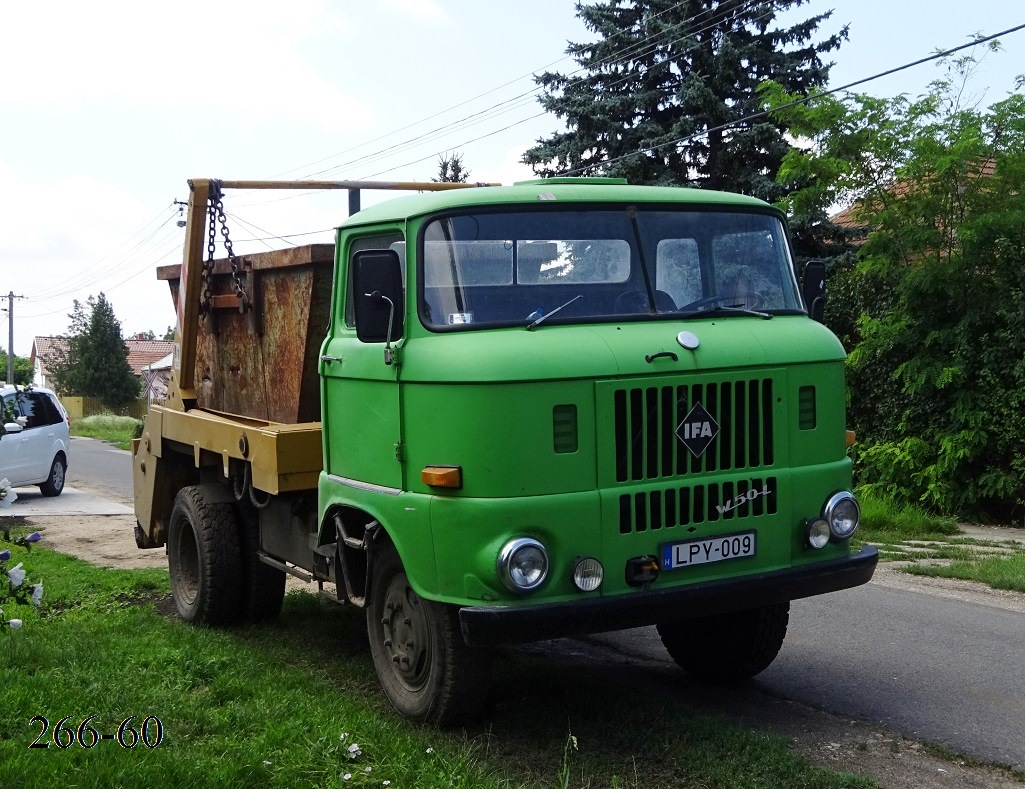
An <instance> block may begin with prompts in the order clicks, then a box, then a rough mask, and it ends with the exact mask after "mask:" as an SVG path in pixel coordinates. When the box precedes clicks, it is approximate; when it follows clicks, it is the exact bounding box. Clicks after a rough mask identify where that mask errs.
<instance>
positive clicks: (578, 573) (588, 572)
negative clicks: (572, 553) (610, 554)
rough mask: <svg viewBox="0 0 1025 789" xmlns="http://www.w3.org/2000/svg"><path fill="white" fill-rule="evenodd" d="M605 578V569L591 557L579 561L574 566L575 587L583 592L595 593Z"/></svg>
mask: <svg viewBox="0 0 1025 789" xmlns="http://www.w3.org/2000/svg"><path fill="white" fill-rule="evenodd" d="M604 578H605V568H604V567H602V566H601V562H599V561H598V560H597V559H594V558H592V557H590V556H585V557H584V558H583V559H577V563H576V564H574V565H573V585H574V586H576V588H577V589H579V590H580V591H581V592H593V591H594V590H595V589H597V588H598V587H599V586H601V582H602V581H603V580H604Z"/></svg>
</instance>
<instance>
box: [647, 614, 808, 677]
mask: <svg viewBox="0 0 1025 789" xmlns="http://www.w3.org/2000/svg"><path fill="white" fill-rule="evenodd" d="M789 621H790V603H778V604H776V605H767V606H763V607H761V608H752V609H749V610H747V611H735V612H732V613H729V614H718V615H716V616H707V617H702V618H700V619H687V620H685V621H682V622H662V623H660V624H659V625H658V626H657V629H658V634H659V636H660V637H661V638H662V643H663V644H664V645H665V648H666V649H667V650H668V652H669V655H670V656H671V657H672V658H673V660H675V661H676V664H677V665H678V666H679V667H680V668H682V669H683V670H684V671H686V672H687V673H688V674H690V675H691V676H692V677H694V678H695V679H698V680H701V681H703V682H713V683H716V684H734V683H737V682H742V681H743V680H745V679H748V678H750V677H753V676H754V675H755V674H758V673H759V672H761V671H764V670H765V669H766V668H768V667H769V664H770V663H772V661H773V660H775V659H776V655H778V654H779V650H780V647H782V646H783V639H784V638H785V637H786V634H787V624H788V622H789Z"/></svg>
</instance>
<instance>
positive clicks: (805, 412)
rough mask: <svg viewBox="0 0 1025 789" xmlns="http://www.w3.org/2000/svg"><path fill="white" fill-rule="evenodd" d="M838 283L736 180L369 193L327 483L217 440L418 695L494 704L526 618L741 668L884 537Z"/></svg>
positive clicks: (333, 407)
mask: <svg viewBox="0 0 1025 789" xmlns="http://www.w3.org/2000/svg"><path fill="white" fill-rule="evenodd" d="M815 277H820V272H818V271H816V272H815V273H814V274H813V275H810V276H809V278H807V279H811V278H815ZM802 286H803V287H802ZM821 295H822V294H821V286H820V285H818V284H817V283H816V282H810V281H806V282H804V283H802V282H799V280H798V278H797V276H796V272H795V266H794V262H793V259H792V255H791V251H790V246H789V242H788V236H787V229H786V223H785V220H784V217H783V216H782V215H781V214H780V212H778V211H777V210H776V209H774V208H772V207H771V206H769V205H768V204H766V203H764V202H761V201H759V200H756V199H753V198H748V197H743V196H740V195H733V194H725V193H717V192H709V191H699V190H690V189H678V188H660V187H641V186H631V185H628V184H627V183H625V182H624V181H619V180H616V179H568V178H567V179H545V180H539V181H530V182H524V183H520V184H516V185H514V186H511V187H500V188H486V189H461V190H451V191H444V192H429V193H426V194H419V195H413V196H408V197H403V198H399V199H395V200H390V201H387V202H384V203H381V204H378V205H375V206H371V207H369V208H365V209H364V210H361V211H359V212H357V213H355V214H353V215H352V216H351V217H350V218H349V219H348V220H347V221H345V222H344V223H343V224H342V225H341V227H340V228H339V229H338V232H337V237H336V243H335V263H334V276H333V285H332V288H331V291H330V304H329V308H328V317H327V323H328V326H327V331H326V336H324V337H323V340H322V343H320V346H319V354H318V358H317V359H316V360H315V366H316V373H317V383H318V385H319V393H320V414H319V416H320V421H319V424H318V425H317V429H318V430H319V438H320V442H321V450H322V451H321V458H320V460H321V461H322V464H321V465H322V467H321V470H320V472H319V475H317V481H316V490H315V491H310V490H296V491H287V490H272V489H270V488H272V487H273V486H272V485H267V484H265V483H260V484H259V485H258V484H256V481H257V479H258V478H260V479H264V478H265V477H260V472H259V470H258V468H257V465H258V463H257V459H256V457H255V456H252V457H249V458H248V459H247V458H245V457H242V458H237V457H232V458H228V457H227V455H226V456H225V462H224V477H226V478H231V479H234V480H235V483H234V488H235V494H236V495H235V498H236V501H241V506H242V507H243V508H245V507H246V506H247V505H248V504H252V505H254V509H253V512H249V513H240V514H238V516H237V518H236V520H237V521H238V522H243V521H245V522H251V523H252V524H254V525H253V530H254V536H253V537H251V538H247V539H248V540H249V542H248V544H250V545H252V546H253V547H252V552H254V555H255V556H256V558H257V560H258V562H262V563H263V564H264V565H268V566H272V567H275V566H276V567H279V568H281V569H285V570H291V568H293V567H299V568H305V571H306V572H307V573H309V577H311V578H314V579H317V580H321V581H330V582H333V583H335V584H336V588H337V590H338V591H337V598H338V599H339V600H340V601H342V602H346V603H350V604H355V605H357V606H361V607H364V608H366V609H367V623H368V632H369V636H370V644H371V652H372V654H373V658H374V662H375V665H376V667H377V670H378V675H379V677H380V679H381V682H382V686H383V687H384V689H385V692H386V694H387V695H388V698H389V700H390V701H391V702H392V704H393V705H394V706H395V707H396V708H397V709H398V710H399V711H400V712H402V713H403V714H405V715H407V716H409V717H412V718H415V719H418V720H424V721H430V722H435V723H446V722H450V721H453V720H457V719H460V718H462V717H465V716H466V715H470V714H473V713H474V712H475V711H477V710H479V707H480V703H481V699H482V697H483V694H482V693H481V692H480V684H481V683H482V682H483V681H484V680H485V678H486V676H487V665H488V660H489V654H490V653H489V650H488V648H489V647H491V646H493V645H495V644H499V643H506V642H515V641H526V640H536V639H544V638H551V637H557V636H565V635H572V634H580V633H589V632H597V631H604V630H613V629H619V628H628V627H638V626H643V625H656V626H657V627H658V630H659V633H660V635H661V637H662V640H663V642H664V643H665V645H666V647H667V649H668V650H669V652H670V654H671V655H672V656H673V657H674V659H675V660H676V661H677V663H679V664H680V665H681V667H683V668H684V669H685V670H686V671H688V672H689V673H690V674H692V675H694V676H696V677H699V678H702V679H708V680H713V681H736V680H739V679H743V678H746V677H748V676H751V675H753V674H755V673H757V672H758V671H761V670H762V669H764V668H765V667H766V666H768V665H769V663H770V662H771V661H772V659H773V658H774V657H775V656H776V653H777V652H778V650H779V648H780V646H781V644H782V641H783V638H784V636H785V633H786V629H787V623H788V610H789V603H790V601H791V600H793V599H797V598H800V597H806V596H810V595H815V594H821V593H825V592H832V591H837V590H840V589H844V588H848V587H851V586H856V585H858V584H861V583H865V582H867V581H868V580H869V579H870V578H871V576H872V573H873V570H874V568H875V564H876V561H877V554H876V551H875V549H874V548H872V547H870V546H865V547H862V548H860V549H859V550H856V551H855V550H852V549H851V546H850V538H851V536H852V535H853V534H854V532H855V530H856V529H857V527H858V522H859V518H860V511H859V508H858V504H857V499H856V498H855V496H854V494H853V492H852V487H851V462H850V460H849V458H848V457H847V453H846V447H847V442H848V433H847V431H846V430H845V423H844V419H845V414H844V402H845V400H844V377H843V360H844V352H843V348H842V346H841V345H840V342H839V341H838V340H837V338H836V337H835V336H834V335H833V334H832V333H831V332H830V331H829V330H828V329H826V328H825V327H824V326H823V325H822V324H821V323H820V322H818V321H816V320H814V319H813V318H812V317H811V316H810V315H809V306H811V305H810V303H809V302H811V301H814V300H815V299H818V298H820V297H821ZM185 410H188V409H185ZM168 419H169V423H170V422H173V421H174V420H173V419H171V417H168ZM251 429H252V426H251ZM268 429H271V428H268ZM200 454H201V453H198V452H197V453H196V454H195V457H196V462H197V464H199V456H200ZM234 454H236V455H237V454H238V453H234ZM279 455H280V453H279ZM238 461H241V463H242V465H243V469H242V472H241V473H242V474H243V477H242V483H241V485H240V484H238V482H237V480H238V474H239V473H240V472H239V462H238ZM246 463H251V464H252V471H251V472H246V470H245V468H244V466H245V464H246ZM245 473H249V474H250V476H249V477H248V478H247V477H245V476H244V475H245ZM214 476H216V475H214ZM210 479H211V478H210V477H207V478H206V482H205V483H204V482H203V479H202V478H200V482H201V483H203V484H206V485H207V486H208V487H209V485H210V484H211V482H210ZM247 479H248V483H247V481H246V480H247ZM280 479H281V477H279V480H280ZM247 485H248V486H249V488H250V490H249V499H248V501H247V500H246V497H244V496H240V495H239V489H240V488H241V489H242V490H243V491H244V490H245V489H246V487H247ZM261 485H263V487H262V488H261V487H260V486H261ZM222 486H226V487H231V486H230V485H228V483H227V482H223V481H222ZM205 495H208V496H213V497H215V498H216V493H211V492H210V491H209V489H208V490H207V493H206V494H205ZM225 498H227V497H225ZM255 505H262V506H255ZM227 506H236V509H237V507H238V505H231V504H230V500H229V501H228V505H227ZM165 509H166V508H165ZM194 517H195V516H194ZM171 520H172V521H173V517H172V518H171ZM153 522H154V521H153V519H152V518H151V519H150V523H153ZM142 523H143V520H142V519H140V525H141V524H142ZM143 531H144V533H143V535H142V537H143V542H145V540H146V539H149V540H150V541H151V542H153V541H154V535H155V534H157V535H158V536H162V535H161V534H160V529H159V528H154V527H153V526H150V527H149V528H148V529H146V528H144V529H143ZM173 531H174V530H173V529H172V530H171V533H173ZM186 536H187V535H186ZM156 542H159V539H157V540H156ZM188 548H189V551H192V548H191V543H189V544H188ZM198 550H199V549H197V551H198ZM175 551H176V549H175V546H173V545H169V552H170V553H171V555H172V556H173V555H175ZM186 554H187V555H186ZM186 554H182V553H180V551H179V555H180V556H182V557H183V558H182V561H187V559H188V557H189V556H191V553H189V552H188V551H187V552H186ZM173 564H174V563H173V562H172V582H173V581H174V572H173V569H174V567H173ZM275 583H276V582H275Z"/></svg>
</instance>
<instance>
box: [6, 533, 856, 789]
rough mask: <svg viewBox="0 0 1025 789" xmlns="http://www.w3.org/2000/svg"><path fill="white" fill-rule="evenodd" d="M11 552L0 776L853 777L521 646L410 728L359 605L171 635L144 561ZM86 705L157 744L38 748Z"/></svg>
mask: <svg viewBox="0 0 1025 789" xmlns="http://www.w3.org/2000/svg"><path fill="white" fill-rule="evenodd" d="M14 552H15V557H14V563H17V562H18V561H24V562H25V564H26V567H27V568H28V569H29V571H30V580H31V581H35V580H38V579H39V578H40V577H41V578H42V579H43V581H44V584H45V587H46V598H45V602H44V607H43V609H42V610H40V611H38V612H37V611H35V610H33V609H31V608H29V609H27V610H24V609H23V607H18V610H10V611H8V612H7V613H8V616H19V617H21V618H23V619H24V620H25V625H24V627H23V628H21V629H20V630H17V631H6V632H3V633H0V696H2V698H3V704H2V707H3V715H2V716H0V786H12V787H13V786H19V787H51V786H86V785H88V786H95V787H107V786H110V787H113V786H179V787H206V786H232V787H234V786H247V787H279V786H280V787H288V788H289V789H301V788H302V787H338V786H376V787H382V786H383V782H384V781H390V782H391V784H390V785H391V786H392V787H413V786H416V787H421V786H425V787H432V786H446V787H448V786H466V787H521V786H524V787H552V786H563V785H569V786H589V787H600V786H616V787H675V786H705V787H735V786H736V787H766V788H768V787H777V786H788V787H865V786H871V785H872V784H871V782H870V781H868V780H866V779H863V778H859V777H855V776H851V775H847V774H843V773H836V772H833V771H830V770H827V769H825V768H820V767H815V766H810V765H808V764H806V763H805V762H804V761H802V760H801V759H800V758H799V757H798V756H797V755H795V754H794V753H793V752H792V751H791V750H790V749H789V747H788V745H787V742H786V741H785V740H784V739H783V738H780V737H776V736H770V735H766V734H764V733H757V732H751V731H748V730H745V729H743V728H740V727H738V726H736V725H733V724H731V723H729V722H727V721H726V720H725V719H724V718H720V717H716V716H712V715H708V714H703V713H698V712H696V711H695V710H694V709H692V708H690V707H689V706H687V704H686V702H685V701H684V700H683V696H684V694H685V692H686V683H685V682H683V681H681V683H680V685H679V686H677V685H675V684H674V683H672V682H670V681H668V680H664V679H662V680H660V679H657V678H653V677H652V676H650V675H649V676H647V678H646V677H645V676H644V675H638V672H636V671H635V670H631V669H629V668H622V669H617V668H615V667H609V666H596V667H594V668H585V669H581V668H580V667H579V666H567V665H564V664H560V663H559V662H558V661H556V660H554V659H551V658H547V657H544V656H540V657H534V656H527V655H523V654H521V653H513V652H510V653H506V654H504V656H503V659H502V660H500V661H499V664H498V669H497V671H496V677H495V682H494V690H493V693H492V704H491V706H490V709H489V712H488V713H487V716H486V718H485V720H483V721H482V722H480V723H478V724H476V725H474V726H473V727H470V728H467V729H463V730H454V731H447V732H441V731H436V730H433V729H428V728H423V727H419V726H416V725H413V724H411V723H409V722H407V721H405V720H402V719H401V718H399V717H398V716H397V715H396V714H395V713H394V712H392V710H391V709H390V707H388V705H387V703H386V702H385V700H384V698H383V696H382V694H381V692H380V690H379V688H378V685H377V679H376V676H375V674H374V671H373V665H372V662H371V660H370V656H369V651H368V647H367V644H366V631H365V626H364V618H363V614H362V612H361V611H359V610H355V609H349V608H341V607H339V606H336V605H333V604H330V603H326V602H322V601H321V600H320V599H318V598H316V597H314V596H312V595H308V594H305V593H290V594H289V595H288V597H287V598H286V601H285V609H284V611H283V613H282V616H281V617H280V619H279V620H277V621H276V622H274V623H271V624H269V625H265V626H261V627H254V628H238V629H230V630H218V629H208V628H196V627H190V626H187V625H185V624H183V623H182V622H180V621H179V620H178V619H177V617H176V616H165V615H162V614H161V613H160V610H165V609H166V603H167V598H166V595H167V591H168V587H167V574H166V573H165V572H163V571H155V570H109V569H107V570H104V569H99V568H95V567H92V566H91V565H88V564H85V563H83V562H80V561H78V560H76V559H73V558H69V557H65V556H62V555H60V554H55V553H52V552H49V551H46V550H39V549H37V550H33V551H32V552H31V554H26V552H25V551H24V550H23V549H20V548H16V549H14ZM612 673H616V674H617V676H615V677H614V678H613V679H612V680H610V674H612ZM620 675H621V676H620ZM681 677H682V674H681ZM36 715H40V716H45V717H46V718H47V719H48V720H49V722H50V725H51V729H50V732H49V733H48V734H47V737H46V740H47V741H50V742H51V745H50V747H49V748H47V749H30V748H29V747H28V745H29V744H30V743H32V742H33V741H34V740H36V738H37V737H38V735H39V734H40V731H41V728H42V724H41V723H35V724H33V723H31V722H30V721H31V719H32V718H33V716H36ZM91 715H95V716H97V717H96V718H95V719H94V720H93V721H92V722H91V724H92V726H93V727H94V728H96V729H97V730H98V731H99V732H101V733H102V732H107V733H114V732H115V731H116V729H117V727H118V724H119V723H120V722H121V721H122V720H124V719H125V718H127V717H128V716H130V715H135V716H137V717H136V718H135V720H134V721H132V724H134V725H136V726H137V725H139V724H140V723H141V721H142V719H144V718H145V717H147V716H157V717H159V718H160V721H161V723H162V724H163V729H164V741H163V742H162V743H161V744H160V745H159V747H156V748H148V747H146V746H145V745H144V744H141V743H140V744H139V745H138V746H136V747H135V748H134V749H131V750H126V749H123V748H121V747H119V746H118V744H117V743H116V741H101V742H99V743H98V744H96V746H95V747H92V748H85V747H83V746H81V745H80V744H78V743H76V744H74V745H73V746H71V747H68V748H65V749H58V748H57V747H55V746H54V745H53V744H52V739H51V736H52V731H53V729H52V727H53V726H55V725H56V724H57V722H58V721H59V720H60V719H61V718H63V717H64V716H70V719H69V720H68V723H67V724H65V725H70V726H72V727H73V728H77V727H78V726H79V724H81V723H82V721H83V720H84V719H85V718H87V717H88V716H91ZM151 733H152V728H151ZM570 733H572V735H573V736H574V737H576V738H577V739H576V742H577V748H576V749H574V748H572V747H567V743H568V741H569V739H568V738H569V735H570ZM342 735H345V736H344V737H342ZM351 745H358V747H359V750H360V753H359V754H358V755H357V756H355V757H354V758H350V754H349V752H348V748H349V746H351ZM368 768H369V769H368ZM346 775H348V776H349V778H348V779H347V780H346V779H345V776H346Z"/></svg>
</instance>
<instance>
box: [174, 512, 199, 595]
mask: <svg viewBox="0 0 1025 789" xmlns="http://www.w3.org/2000/svg"><path fill="white" fill-rule="evenodd" d="M179 528H180V529H181V533H180V535H179V537H178V541H177V542H178V544H177V546H176V550H175V560H176V561H175V565H176V566H175V573H174V579H175V581H176V583H175V594H176V595H178V596H179V597H181V599H182V602H184V603H185V604H186V605H192V603H194V602H195V600H196V595H198V594H199V547H198V546H197V545H196V535H195V532H193V530H192V524H191V523H189V522H188V521H187V520H185V519H182V521H181V525H180V527H179Z"/></svg>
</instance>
